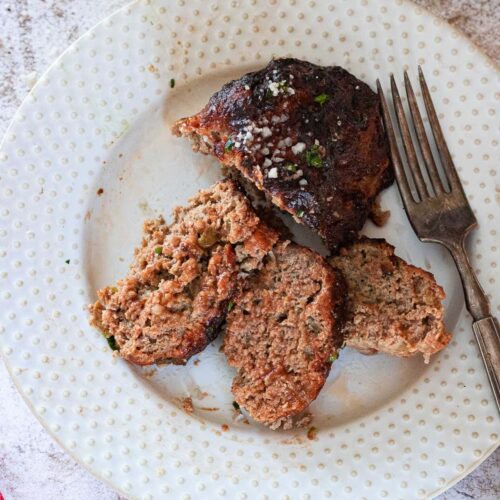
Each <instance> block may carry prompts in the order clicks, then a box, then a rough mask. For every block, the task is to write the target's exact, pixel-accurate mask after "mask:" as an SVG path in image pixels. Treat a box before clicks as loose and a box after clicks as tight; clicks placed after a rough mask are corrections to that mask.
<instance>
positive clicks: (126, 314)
mask: <svg viewBox="0 0 500 500" xmlns="http://www.w3.org/2000/svg"><path fill="white" fill-rule="evenodd" d="M144 231H145V235H144V239H143V241H142V246H141V247H140V248H138V249H137V250H136V252H135V260H134V263H133V264H132V266H131V267H130V271H129V273H128V275H127V276H126V277H125V278H124V279H123V280H121V281H119V282H118V283H117V284H116V286H113V287H106V288H103V289H102V290H100V291H99V292H98V297H99V300H98V301H97V302H96V303H95V304H93V305H92V306H91V307H90V309H91V322H92V323H93V324H94V325H95V326H96V327H98V328H99V329H100V330H101V331H102V332H103V333H104V335H105V336H106V337H108V339H109V340H110V344H112V345H113V346H116V348H117V349H118V351H119V354H120V356H122V357H123V358H125V359H127V360H128V361H131V362H132V363H136V364H138V365H149V364H153V363H164V362H169V363H175V364H183V363H185V362H186V360H187V359H188V358H190V357H191V356H193V355H194V354H196V353H198V352H200V351H201V350H203V349H204V348H205V347H206V346H207V344H208V343H209V342H211V341H212V340H213V339H214V338H215V337H216V336H217V333H218V331H219V327H220V325H221V323H222V322H223V321H224V319H225V317H226V313H227V304H228V303H229V300H230V299H231V297H232V296H233V294H234V293H235V292H236V289H237V286H238V283H239V281H240V280H241V277H242V276H245V275H246V274H247V273H249V272H251V271H253V270H255V269H257V268H258V267H260V265H261V263H262V260H263V258H264V256H265V255H267V253H268V252H269V251H270V250H271V249H272V247H273V245H274V243H275V242H276V241H277V239H278V235H277V233H276V232H275V231H274V230H272V229H270V228H269V227H268V226H266V225H265V224H264V223H263V222H262V221H261V220H260V219H259V218H258V217H257V215H256V214H255V212H254V211H253V209H252V208H251V206H250V203H249V201H248V200H247V198H246V197H245V195H244V194H242V193H241V192H240V190H239V188H238V186H237V185H236V183H234V182H233V181H229V180H226V181H222V182H219V183H217V184H215V185H214V186H212V188H210V189H208V190H206V191H200V192H199V193H198V194H197V195H196V196H195V197H194V198H192V199H191V200H190V203H189V205H188V206H187V207H183V208H177V209H175V210H174V214H173V223H172V224H170V225H167V224H165V222H164V221H163V219H157V220H152V221H147V222H146V223H145V224H144Z"/></svg>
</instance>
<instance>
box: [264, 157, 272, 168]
mask: <svg viewBox="0 0 500 500" xmlns="http://www.w3.org/2000/svg"><path fill="white" fill-rule="evenodd" d="M272 164H273V162H272V161H271V160H270V159H269V158H266V159H265V160H264V165H263V167H264V168H265V167H270V166H271V165H272Z"/></svg>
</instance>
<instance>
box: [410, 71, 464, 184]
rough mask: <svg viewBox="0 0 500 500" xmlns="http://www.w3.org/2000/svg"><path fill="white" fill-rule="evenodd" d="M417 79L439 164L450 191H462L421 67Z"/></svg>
mask: <svg viewBox="0 0 500 500" xmlns="http://www.w3.org/2000/svg"><path fill="white" fill-rule="evenodd" d="M418 77H419V80H420V88H421V89H422V96H423V98H424V104H425V109H426V110H427V116H428V117H429V123H430V125H431V130H432V135H433V136H434V140H435V141H436V146H437V148H438V151H439V154H440V155H441V163H442V165H443V169H444V171H445V174H446V177H447V179H448V184H449V185H450V190H451V191H453V189H460V190H461V191H463V189H462V183H461V182H460V177H459V176H458V173H457V170H456V168H455V165H454V163H453V160H452V158H451V154H450V151H449V150H448V146H447V145H446V141H445V138H444V135H443V131H442V129H441V125H440V124H439V120H438V117H437V113H436V109H435V108H434V104H433V102H432V98H431V94H430V92H429V88H428V87H427V83H426V81H425V77H424V72H423V71H422V68H421V66H419V67H418Z"/></svg>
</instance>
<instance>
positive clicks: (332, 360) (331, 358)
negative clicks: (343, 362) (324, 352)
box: [328, 353, 339, 363]
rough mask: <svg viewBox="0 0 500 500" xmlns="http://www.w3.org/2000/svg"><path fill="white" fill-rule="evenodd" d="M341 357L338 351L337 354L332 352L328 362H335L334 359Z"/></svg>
mask: <svg viewBox="0 0 500 500" xmlns="http://www.w3.org/2000/svg"><path fill="white" fill-rule="evenodd" d="M338 357H339V355H338V354H337V353H335V354H332V355H331V356H330V357H329V358H328V362H329V363H333V362H334V361H336V360H337V358H338Z"/></svg>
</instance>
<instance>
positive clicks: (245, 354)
mask: <svg viewBox="0 0 500 500" xmlns="http://www.w3.org/2000/svg"><path fill="white" fill-rule="evenodd" d="M344 293H345V290H344V287H343V281H342V278H341V276H340V273H336V272H335V271H334V270H333V269H332V268H331V267H330V266H329V265H328V263H327V262H326V261H325V260H324V259H323V258H322V257H321V256H320V255H318V254H316V253H315V252H313V251H311V250H309V249H307V248H304V247H301V246H299V245H297V244H294V243H290V242H289V241H285V242H280V243H278V244H277V245H276V247H275V248H274V250H273V252H272V253H270V254H269V256H267V257H266V259H265V264H264V266H263V268H262V269H261V270H260V271H259V272H258V273H256V274H255V275H254V276H252V277H251V278H250V279H248V280H247V281H246V282H245V284H244V287H243V289H242V290H241V291H240V292H239V293H238V294H237V295H236V297H235V298H234V307H233V308H232V310H231V312H230V313H229V314H228V317H227V325H226V334H225V337H224V345H223V350H224V353H225V354H226V356H227V360H228V362H229V364H230V365H231V366H234V367H235V368H237V369H238V374H237V376H236V378H235V379H234V381H233V384H232V392H233V394H234V397H235V400H236V402H237V403H238V404H239V405H240V406H241V407H242V408H244V409H245V410H247V411H248V412H249V413H250V415H251V416H252V417H253V418H254V419H255V420H256V421H258V422H260V423H263V424H266V425H269V426H271V427H272V428H273V429H274V428H278V427H284V428H289V427H291V426H292V425H293V423H294V417H299V416H300V414H301V412H303V411H304V410H305V409H306V408H307V407H308V406H309V404H310V403H311V401H313V400H314V399H315V398H316V397H317V395H318V393H319V391H320V389H321V388H322V387H323V384H324V383H325V380H326V377H327V376H328V373H329V372H330V367H331V363H332V362H333V360H334V359H336V357H337V350H338V348H339V347H340V345H341V344H342V335H341V330H340V326H341V325H340V322H341V319H342V311H343V297H344ZM299 418H300V417H299Z"/></svg>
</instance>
